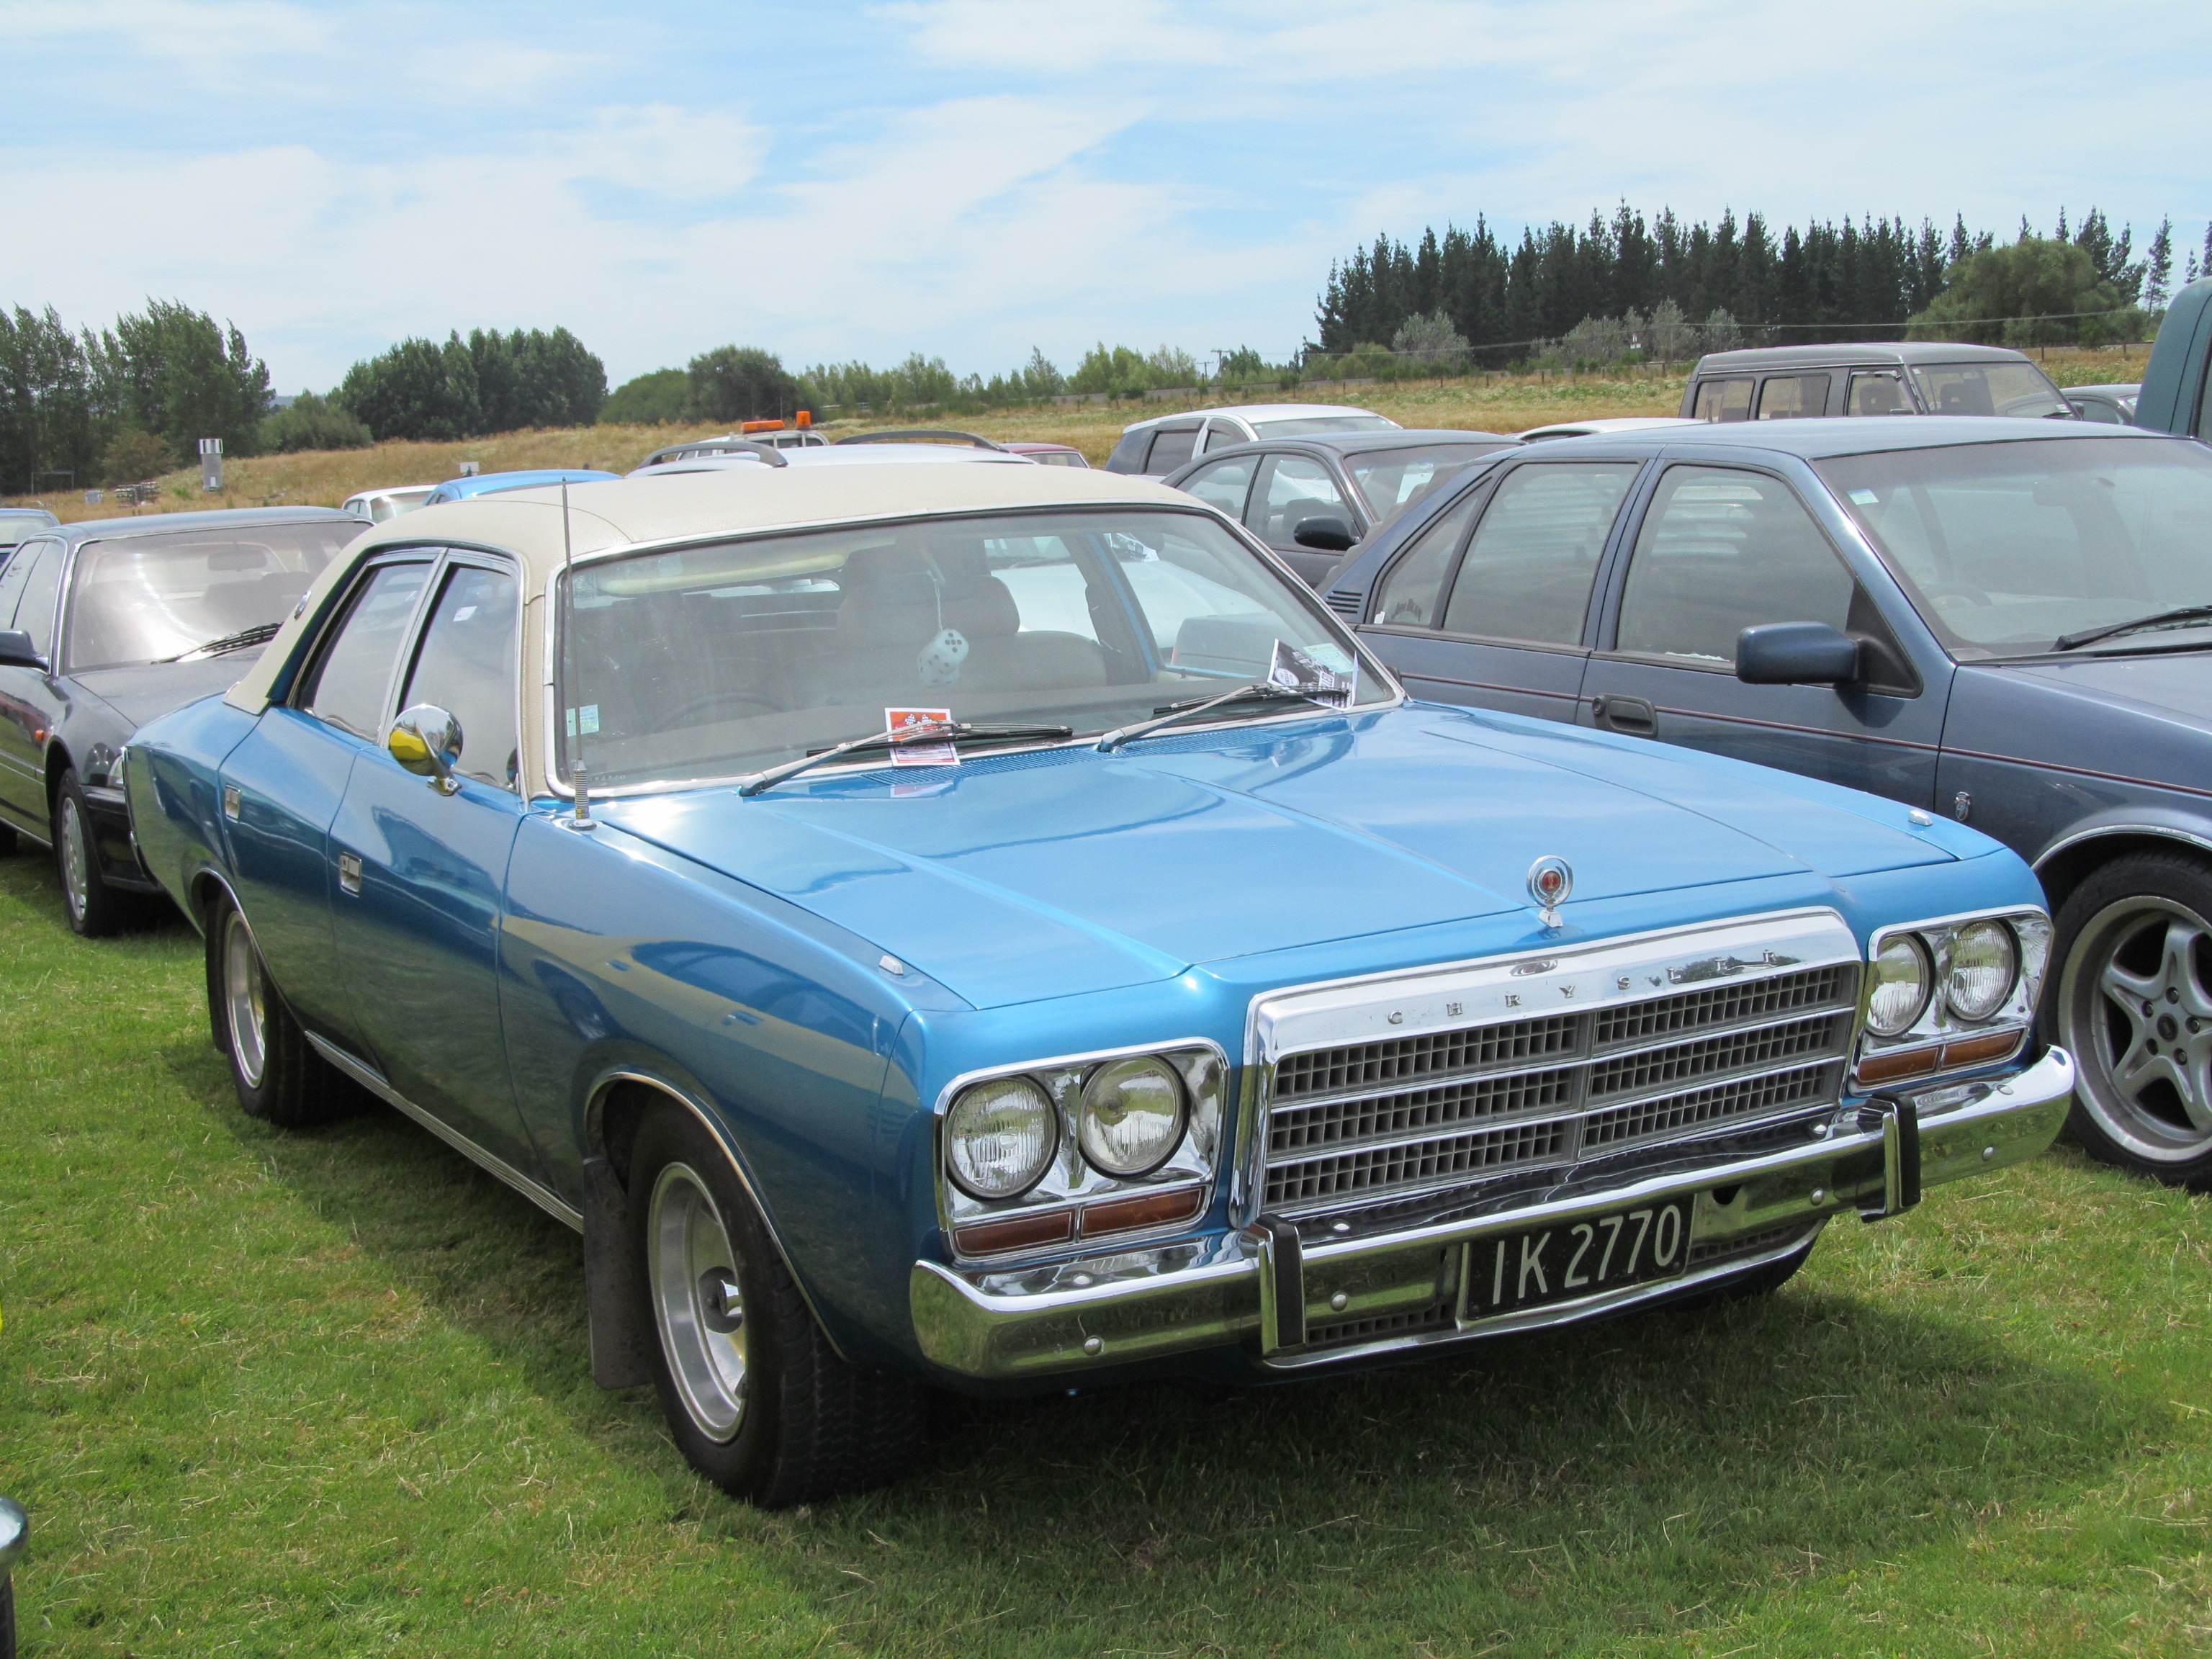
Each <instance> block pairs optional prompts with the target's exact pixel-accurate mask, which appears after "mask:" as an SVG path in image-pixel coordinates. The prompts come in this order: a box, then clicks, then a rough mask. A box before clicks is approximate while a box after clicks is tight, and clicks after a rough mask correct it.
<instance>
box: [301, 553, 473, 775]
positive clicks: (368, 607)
mask: <svg viewBox="0 0 2212 1659" xmlns="http://www.w3.org/2000/svg"><path fill="white" fill-rule="evenodd" d="M429 575H430V567H429V566H428V564H427V563H422V564H387V565H381V566H379V567H378V568H376V569H375V570H373V571H371V572H370V573H369V575H368V580H366V581H364V582H362V585H361V586H359V587H358V588H357V589H356V590H355V592H354V598H353V603H352V605H349V607H348V608H347V611H346V614H345V620H344V621H343V622H341V623H339V624H338V625H337V631H336V632H335V633H334V634H333V635H331V639H330V641H329V643H327V644H326V645H325V646H324V647H323V655H322V660H321V661H320V662H319V663H318V664H317V665H316V666H315V675H314V679H313V683H312V684H310V685H309V686H308V688H307V696H305V698H304V699H303V700H302V702H301V707H302V708H305V709H306V710H307V712H308V713H309V714H313V716H314V717H315V718H316V719H317V720H327V721H329V722H330V723H331V725H332V726H343V728H344V729H345V730H346V731H349V732H352V733H353V734H354V735H355V736H356V737H357V738H368V741H369V742H371V743H376V742H379V741H380V740H381V739H382V738H383V736H384V733H383V732H381V731H380V730H379V729H378V728H379V727H380V726H382V725H383V723H384V712H385V711H384V695H385V690H386V688H387V687H388V686H389V685H390V684H392V664H393V663H394V662H396V661H397V660H398V657H399V647H400V643H401V641H403V640H404V638H405V637H406V634H407V624H408V622H409V621H410V619H411V618H412V617H413V616H414V615H415V601H416V599H420V598H421V597H422V584H423V583H424V582H425V581H427V580H428V579H429ZM463 735H464V736H465V735H466V733H465V732H464V733H463Z"/></svg>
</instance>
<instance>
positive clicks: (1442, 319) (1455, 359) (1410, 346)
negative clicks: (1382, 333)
mask: <svg viewBox="0 0 2212 1659" xmlns="http://www.w3.org/2000/svg"><path fill="white" fill-rule="evenodd" d="M1390 349H1391V350H1393V351H1395V352H1396V353H1397V354H1398V356H1399V357H1400V358H1401V360H1402V362H1401V368H1404V369H1405V370H1406V371H1407V373H1409V374H1458V373H1459V372H1460V371H1461V370H1462V369H1464V368H1466V367H1467V337H1466V336H1465V335H1463V334H1462V333H1461V332H1460V331H1458V330H1457V329H1455V328H1454V327H1453V326H1452V320H1451V319H1450V318H1449V317H1447V316H1446V315H1445V314H1444V313H1443V312H1442V311H1441V310H1438V311H1433V312H1431V313H1428V314H1427V315H1425V316H1424V315H1422V314H1421V313H1418V312H1417V313H1414V314H1413V316H1411V317H1408V318H1407V319H1406V320H1405V321H1404V322H1402V323H1401V324H1399V325H1398V331H1397V332H1396V333H1395V334H1393V335H1392V336H1391V337H1390Z"/></svg>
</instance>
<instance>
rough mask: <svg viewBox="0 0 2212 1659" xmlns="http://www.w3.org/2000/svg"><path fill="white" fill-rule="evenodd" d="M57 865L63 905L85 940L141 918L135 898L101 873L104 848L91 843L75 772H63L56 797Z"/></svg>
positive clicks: (89, 824)
mask: <svg viewBox="0 0 2212 1659" xmlns="http://www.w3.org/2000/svg"><path fill="white" fill-rule="evenodd" d="M53 822H54V864H55V867H56V869H57V870H58V872H59V873H60V876H61V880H62V902H63V903H64V905H66V906H67V907H68V909H69V924H70V927H71V928H72V929H74V930H75V931H76V932H77V933H81V934H82V935H83V936H84V937H85V938H87V939H100V938H104V937H105V936H106V935H107V934H109V933H119V932H121V931H122V930H123V929H124V928H125V927H128V926H130V924H131V922H132V921H134V920H135V919H136V918H137V914H138V906H137V903H136V902H134V899H135V895H132V894H130V893H125V892H119V891H118V890H116V889H114V888H112V887H110V886H109V885H108V884H107V882H106V878H103V877H102V876H101V875H100V849H99V847H98V845H97V844H96V843H95V842H94V839H93V829H92V813H91V811H89V810H88V808H87V807H86V805H85V801H84V790H83V789H82V787H80V786H79V784H78V782H77V777H76V768H74V767H72V768H70V769H69V770H68V771H66V772H64V773H63V774H62V783H61V787H60V788H59V789H58V790H57V791H56V792H55V794H54V820H53Z"/></svg>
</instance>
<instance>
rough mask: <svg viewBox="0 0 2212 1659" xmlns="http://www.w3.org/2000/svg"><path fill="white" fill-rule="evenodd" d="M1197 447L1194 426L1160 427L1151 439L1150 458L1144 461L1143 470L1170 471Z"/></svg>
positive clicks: (1185, 459) (1196, 432) (1196, 430)
mask: <svg viewBox="0 0 2212 1659" xmlns="http://www.w3.org/2000/svg"><path fill="white" fill-rule="evenodd" d="M1197 448H1198V428H1196V427H1194V426H1186V427H1162V428H1160V431H1159V435H1158V437H1156V438H1154V439H1153V440H1152V459H1150V460H1148V461H1146V463H1145V471H1147V472H1172V471H1175V470H1176V468H1177V467H1179V466H1181V465H1182V464H1183V463H1184V462H1185V461H1187V460H1188V459H1190V458H1191V456H1192V454H1193V453H1194V452H1195V451H1196V450H1197Z"/></svg>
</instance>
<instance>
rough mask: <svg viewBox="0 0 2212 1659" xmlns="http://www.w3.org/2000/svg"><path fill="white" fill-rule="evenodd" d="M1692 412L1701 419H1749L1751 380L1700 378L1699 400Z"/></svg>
mask: <svg viewBox="0 0 2212 1659" xmlns="http://www.w3.org/2000/svg"><path fill="white" fill-rule="evenodd" d="M1690 413H1691V414H1692V416H1695V417H1696V418H1697V419H1699V420H1700V421H1747V420H1749V419H1750V418H1751V382H1750V381H1749V380H1700V381H1699V382H1698V401H1697V403H1696V404H1694V405H1693V406H1692V408H1691V410H1690Z"/></svg>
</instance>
